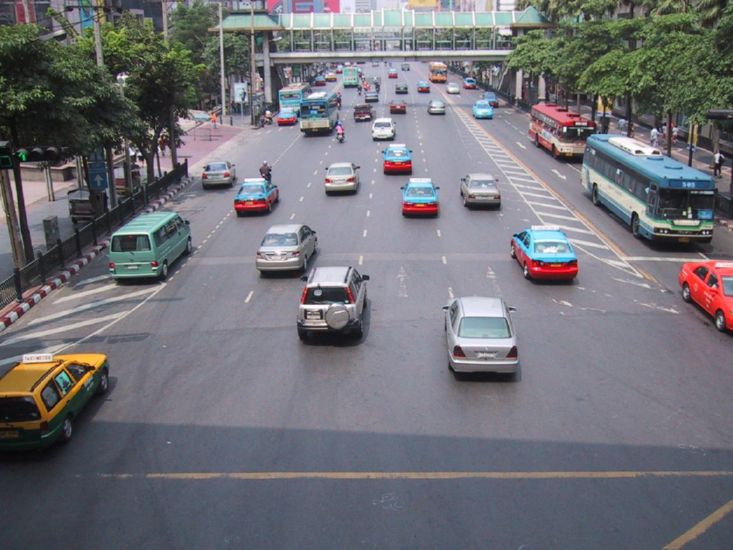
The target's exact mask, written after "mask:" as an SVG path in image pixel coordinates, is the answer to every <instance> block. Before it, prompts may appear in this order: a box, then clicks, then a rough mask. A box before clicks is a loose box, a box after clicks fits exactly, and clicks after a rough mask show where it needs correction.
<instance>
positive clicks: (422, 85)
mask: <svg viewBox="0 0 733 550" xmlns="http://www.w3.org/2000/svg"><path fill="white" fill-rule="evenodd" d="M417 92H418V93H420V94H427V93H430V84H428V83H427V82H425V81H424V80H421V81H420V82H418V83H417Z"/></svg>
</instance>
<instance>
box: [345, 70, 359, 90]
mask: <svg viewBox="0 0 733 550" xmlns="http://www.w3.org/2000/svg"><path fill="white" fill-rule="evenodd" d="M341 83H342V84H343V85H344V88H356V87H357V86H358V85H359V67H344V72H343V73H342V74H341Z"/></svg>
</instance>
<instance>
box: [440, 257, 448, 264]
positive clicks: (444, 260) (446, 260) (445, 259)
mask: <svg viewBox="0 0 733 550" xmlns="http://www.w3.org/2000/svg"><path fill="white" fill-rule="evenodd" d="M440 259H441V261H442V262H443V265H446V264H447V263H448V258H446V257H445V256H441V257H440Z"/></svg>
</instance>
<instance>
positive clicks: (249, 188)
mask: <svg viewBox="0 0 733 550" xmlns="http://www.w3.org/2000/svg"><path fill="white" fill-rule="evenodd" d="M239 192H240V193H264V189H263V188H262V186H261V185H258V184H256V183H251V184H249V185H243V186H242V187H240V188H239Z"/></svg>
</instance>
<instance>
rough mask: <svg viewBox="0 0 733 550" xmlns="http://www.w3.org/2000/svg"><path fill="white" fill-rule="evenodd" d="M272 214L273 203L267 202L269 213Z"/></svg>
mask: <svg viewBox="0 0 733 550" xmlns="http://www.w3.org/2000/svg"><path fill="white" fill-rule="evenodd" d="M270 212H272V203H271V202H270V201H267V213H268V214H269V213H270Z"/></svg>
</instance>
